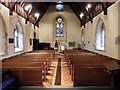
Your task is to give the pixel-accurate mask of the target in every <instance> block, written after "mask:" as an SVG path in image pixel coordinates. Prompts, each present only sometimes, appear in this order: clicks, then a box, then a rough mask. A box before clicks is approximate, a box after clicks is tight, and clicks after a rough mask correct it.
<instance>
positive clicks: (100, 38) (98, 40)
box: [96, 19, 105, 50]
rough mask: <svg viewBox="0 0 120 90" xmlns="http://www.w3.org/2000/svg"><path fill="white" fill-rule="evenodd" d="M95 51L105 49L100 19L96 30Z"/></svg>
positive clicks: (103, 30) (103, 28)
mask: <svg viewBox="0 0 120 90" xmlns="http://www.w3.org/2000/svg"><path fill="white" fill-rule="evenodd" d="M96 49H98V50H104V49H105V26H104V23H103V20H102V19H100V20H99V22H98V25H97V30H96Z"/></svg>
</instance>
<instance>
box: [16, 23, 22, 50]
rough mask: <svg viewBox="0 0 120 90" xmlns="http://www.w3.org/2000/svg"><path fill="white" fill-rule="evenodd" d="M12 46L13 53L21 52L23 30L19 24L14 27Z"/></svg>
mask: <svg viewBox="0 0 120 90" xmlns="http://www.w3.org/2000/svg"><path fill="white" fill-rule="evenodd" d="M14 46H15V52H18V51H22V50H23V48H24V47H23V46H24V45H23V30H22V27H21V24H20V23H19V22H18V23H17V24H16V26H15V27H14Z"/></svg>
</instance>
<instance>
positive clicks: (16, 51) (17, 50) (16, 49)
mask: <svg viewBox="0 0 120 90" xmlns="http://www.w3.org/2000/svg"><path fill="white" fill-rule="evenodd" d="M22 51H24V50H23V49H19V48H15V53H18V52H22Z"/></svg>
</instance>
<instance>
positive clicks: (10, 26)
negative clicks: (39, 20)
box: [0, 4, 39, 60]
mask: <svg viewBox="0 0 120 90" xmlns="http://www.w3.org/2000/svg"><path fill="white" fill-rule="evenodd" d="M0 18H2V20H3V22H4V23H5V29H6V30H5V31H6V32H7V53H6V54H4V55H0V59H1V60H2V59H3V58H7V57H10V56H14V55H17V54H20V53H23V52H27V51H31V50H32V47H33V46H32V45H30V38H33V37H34V36H33V35H34V32H36V33H37V38H38V33H39V32H38V28H37V27H35V28H34V25H33V24H31V23H29V22H28V24H25V19H24V18H22V17H21V16H18V15H17V14H16V13H13V15H12V16H10V15H9V9H8V8H6V7H5V6H3V5H2V4H0ZM18 21H19V22H20V23H21V26H22V29H23V33H24V50H23V51H21V52H14V51H15V50H14V43H9V38H14V34H13V33H14V27H15V25H16V23H17V22H18ZM2 47H4V46H2Z"/></svg>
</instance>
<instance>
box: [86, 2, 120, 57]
mask: <svg viewBox="0 0 120 90" xmlns="http://www.w3.org/2000/svg"><path fill="white" fill-rule="evenodd" d="M118 10H119V9H118V2H117V3H115V4H113V5H112V6H110V7H109V8H108V13H107V15H104V14H103V12H102V13H101V14H99V15H97V16H96V17H95V18H94V19H93V23H91V22H88V23H87V24H86V25H85V30H84V32H85V49H87V50H90V51H93V52H98V53H101V54H103V55H107V56H110V57H113V58H117V59H118V56H119V55H118V44H115V38H116V37H117V36H118V30H119V29H118V25H119V24H118V18H120V14H119V15H118ZM100 18H101V19H102V20H103V22H104V24H105V51H99V50H96V48H95V45H96V44H95V40H96V27H97V23H98V20H99V19H100Z"/></svg>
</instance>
